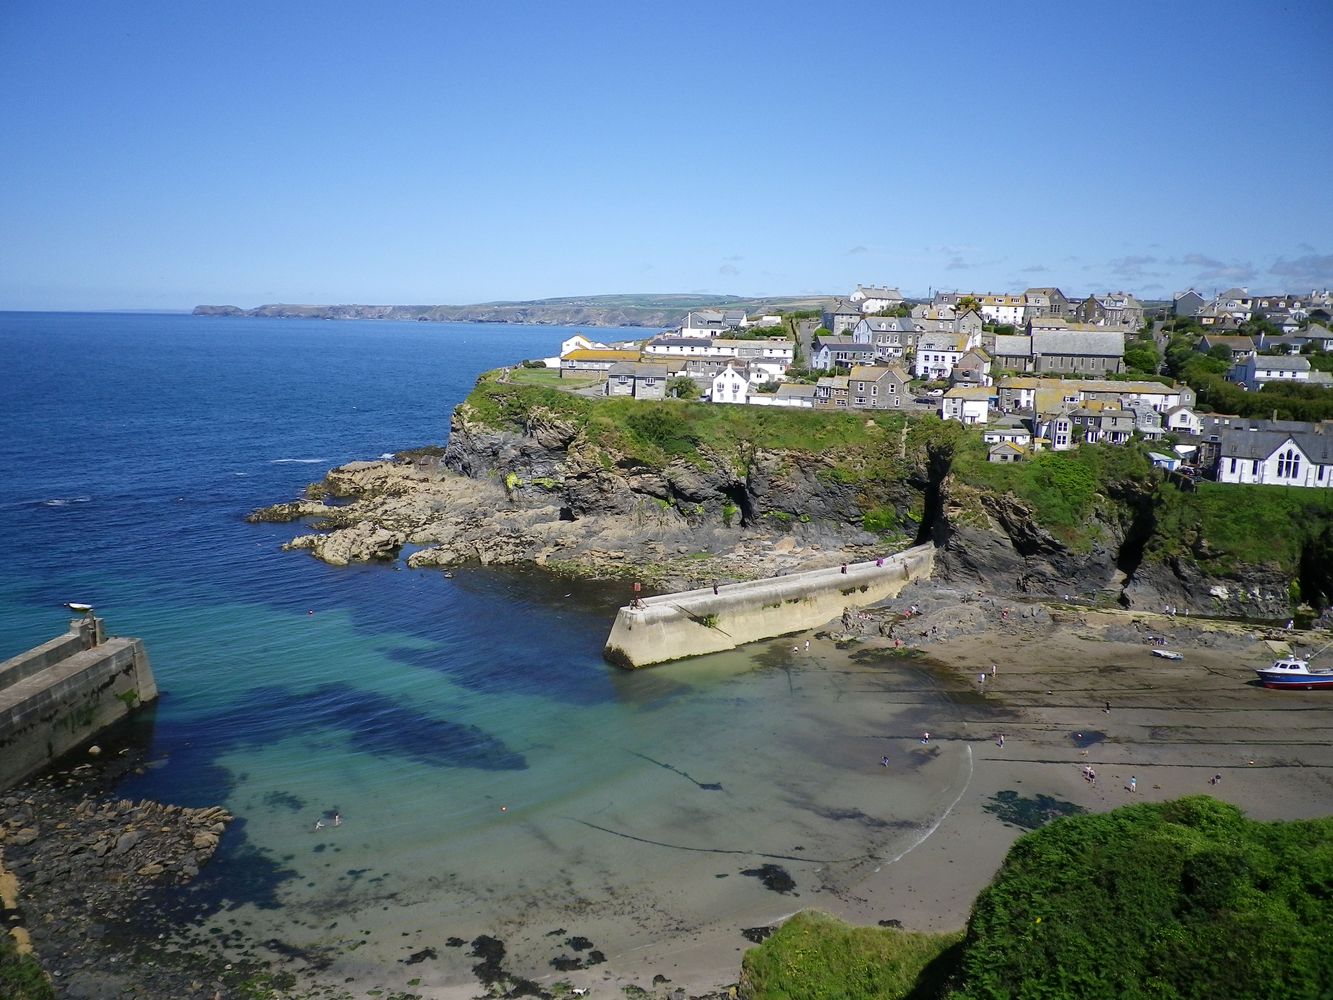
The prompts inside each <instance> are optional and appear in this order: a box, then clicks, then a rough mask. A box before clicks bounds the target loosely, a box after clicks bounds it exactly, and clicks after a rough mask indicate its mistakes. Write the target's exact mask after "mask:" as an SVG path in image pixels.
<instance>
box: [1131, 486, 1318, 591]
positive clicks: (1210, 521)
mask: <svg viewBox="0 0 1333 1000" xmlns="http://www.w3.org/2000/svg"><path fill="white" fill-rule="evenodd" d="M1158 500H1159V502H1158V504H1157V506H1156V508H1155V513H1156V517H1157V531H1156V533H1155V536H1154V538H1153V541H1152V544H1151V545H1150V546H1149V552H1150V554H1156V555H1158V556H1173V555H1181V554H1184V553H1186V551H1189V552H1190V553H1191V554H1192V555H1194V556H1195V557H1196V558H1199V561H1200V565H1201V566H1202V568H1203V569H1204V571H1205V572H1208V573H1214V574H1221V573H1228V572H1231V571H1232V570H1235V569H1237V568H1239V567H1241V566H1245V565H1272V566H1276V567H1278V568H1280V569H1282V570H1284V571H1287V572H1294V571H1295V570H1296V568H1297V566H1298V565H1299V564H1300V561H1301V558H1302V555H1303V554H1306V553H1307V551H1308V550H1310V548H1311V546H1314V547H1322V548H1325V549H1326V548H1328V545H1329V541H1330V540H1329V539H1328V538H1327V535H1328V534H1329V529H1330V526H1333V490H1312V489H1301V488H1298V487H1281V486H1254V485H1243V484H1240V483H1212V482H1200V483H1199V484H1198V490H1197V491H1196V492H1194V493H1178V492H1176V491H1175V490H1174V489H1163V490H1162V491H1161V492H1160V495H1159V497H1158Z"/></svg>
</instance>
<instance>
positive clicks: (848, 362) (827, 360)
mask: <svg viewBox="0 0 1333 1000" xmlns="http://www.w3.org/2000/svg"><path fill="white" fill-rule="evenodd" d="M876 350H877V349H876V347H875V345H874V344H865V343H860V342H858V341H856V340H854V339H853V338H852V337H850V336H827V337H822V336H821V337H816V338H815V340H814V343H813V344H812V345H811V352H810V367H811V368H812V369H814V370H816V371H825V372H826V371H832V370H833V369H834V368H850V367H851V366H852V365H861V364H870V363H871V362H873V361H874V360H875V354H876Z"/></svg>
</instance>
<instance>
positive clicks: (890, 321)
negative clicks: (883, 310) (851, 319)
mask: <svg viewBox="0 0 1333 1000" xmlns="http://www.w3.org/2000/svg"><path fill="white" fill-rule="evenodd" d="M861 323H865V324H866V325H868V326H869V327H870V329H871V331H872V332H874V333H915V332H916V327H915V326H914V325H913V324H912V320H911V319H910V318H909V317H907V316H867V317H866V318H865V319H863V320H861ZM861 323H858V324H856V325H857V326H860V325H861Z"/></svg>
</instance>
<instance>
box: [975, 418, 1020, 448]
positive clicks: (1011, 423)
mask: <svg viewBox="0 0 1333 1000" xmlns="http://www.w3.org/2000/svg"><path fill="white" fill-rule="evenodd" d="M981 440H982V441H985V442H986V444H1016V445H1018V446H1019V447H1020V448H1026V447H1027V446H1028V445H1030V444H1031V443H1032V432H1031V431H1030V430H1028V429H1027V428H1026V427H1025V426H1023V423H1022V422H1021V421H1019V420H1016V419H1015V418H1013V417H1001V418H1000V419H999V420H997V421H996V422H995V423H994V424H992V425H990V426H989V427H987V428H986V430H985V431H984V432H982V435H981Z"/></svg>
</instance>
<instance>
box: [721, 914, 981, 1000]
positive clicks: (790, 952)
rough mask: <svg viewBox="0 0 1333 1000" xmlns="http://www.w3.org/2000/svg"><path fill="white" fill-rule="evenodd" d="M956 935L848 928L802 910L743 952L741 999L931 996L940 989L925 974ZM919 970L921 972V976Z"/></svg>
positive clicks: (901, 999)
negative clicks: (759, 943)
mask: <svg viewBox="0 0 1333 1000" xmlns="http://www.w3.org/2000/svg"><path fill="white" fill-rule="evenodd" d="M961 938H962V934H961V933H956V934H916V933H911V932H909V931H900V930H894V929H892V928H879V927H853V926H851V925H850V924H845V923H843V922H842V921H841V920H837V919H835V918H833V917H830V916H828V915H827V914H824V913H820V912H818V911H815V910H803V911H802V912H800V913H798V914H796V916H794V917H792V918H791V919H790V920H788V921H787V922H786V923H785V924H783V925H782V926H781V927H779V928H778V930H777V931H776V932H775V933H774V934H773V936H772V937H770V938H769V939H768V940H767V941H765V942H764V943H763V944H762V945H761V946H760V947H758V948H752V949H751V950H750V951H748V952H746V953H745V957H744V958H743V959H742V966H741V982H742V989H741V995H742V996H744V997H746V998H749V1000H908V998H912V997H920V996H935V995H937V994H936V992H935V991H934V990H931V989H929V987H928V986H927V987H926V991H925V992H922V987H923V986H926V984H927V983H930V982H932V981H933V982H934V984H935V986H936V988H937V989H938V987H939V985H940V984H942V981H943V976H942V975H941V974H940V973H934V974H933V975H932V973H931V972H928V971H927V970H928V969H930V968H931V967H932V963H935V965H936V966H940V965H944V964H946V963H944V962H940V961H939V960H940V958H941V956H942V955H947V953H948V951H949V949H950V948H952V947H953V946H954V945H956V944H957V943H958V942H959V940H961ZM923 973H924V975H923Z"/></svg>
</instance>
